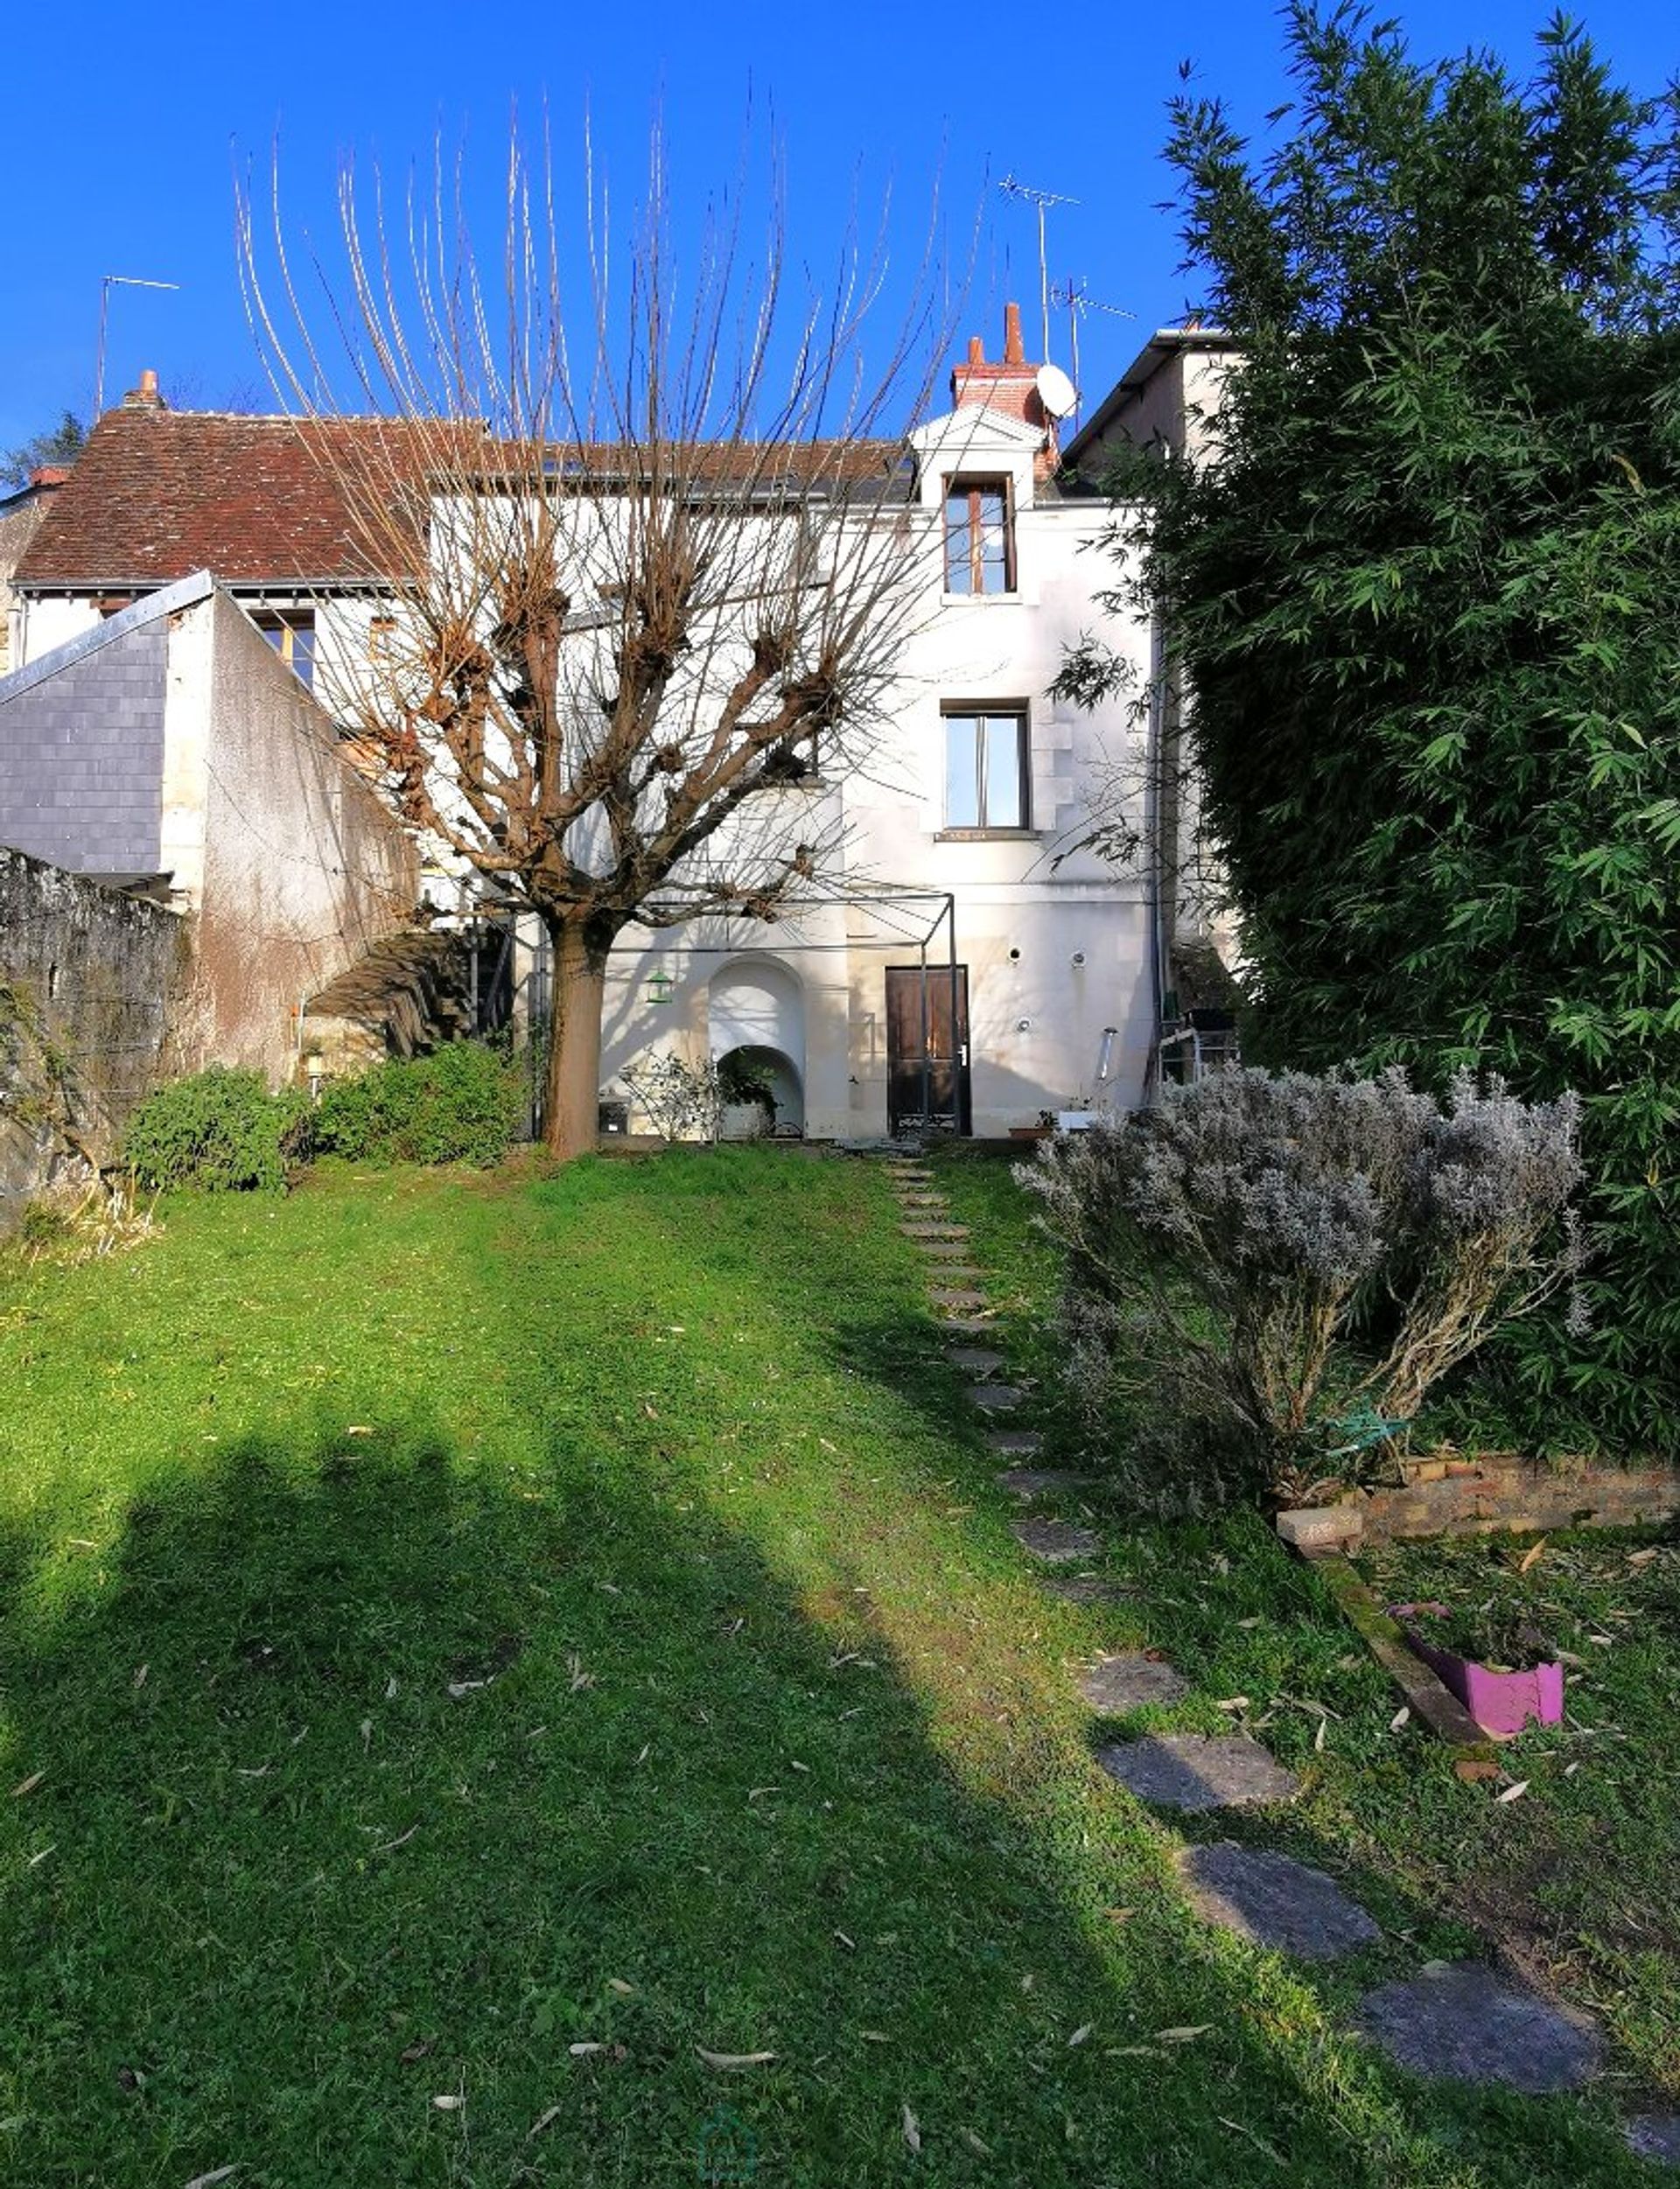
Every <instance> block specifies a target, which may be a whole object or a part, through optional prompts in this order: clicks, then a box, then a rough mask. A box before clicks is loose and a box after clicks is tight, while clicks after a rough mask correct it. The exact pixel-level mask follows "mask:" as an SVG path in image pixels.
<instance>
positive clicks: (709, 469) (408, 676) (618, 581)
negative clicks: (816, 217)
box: [243, 145, 947, 1156]
mask: <svg viewBox="0 0 1680 2189" xmlns="http://www.w3.org/2000/svg"><path fill="white" fill-rule="evenodd" d="M339 205H340V214H341V227H342V235H343V241H344V246H345V267H346V273H345V278H344V294H343V295H342V296H341V297H338V298H336V299H335V300H333V301H332V304H331V305H330V307H329V309H328V311H326V313H325V325H327V326H329V327H330V328H331V330H332V336H333V338H334V340H337V339H339V337H342V339H343V340H342V346H343V348H344V350H345V352H346V355H347V357H348V360H349V365H350V372H351V384H353V388H354V400H353V403H352V404H351V405H349V406H346V405H343V404H341V403H340V402H338V401H337V400H335V399H334V398H333V397H332V395H330V394H328V393H327V392H325V391H326V390H328V389H329V388H331V386H332V370H331V369H330V366H329V351H330V350H331V349H332V344H331V343H329V342H328V340H327V339H326V338H325V335H324V334H320V333H318V332H317V330H316V329H315V328H313V327H312V326H311V313H310V311H309V309H307V308H305V307H304V304H303V303H302V300H301V297H300V295H299V291H298V288H297V285H295V284H294V283H293V281H292V278H291V275H290V269H289V265H288V260H287V255H286V244H285V239H284V231H283V223H282V222H281V220H280V218H279V214H278V206H277V195H276V213H275V219H274V224H273V234H272V251H271V256H270V257H269V262H268V263H267V264H266V265H262V264H259V256H260V254H259V250H258V246H257V238H256V234H255V227H254V225H253V223H252V220H251V218H250V211H249V207H248V206H246V208H245V213H244V220H243V241H244V251H243V262H244V266H245V269H246V275H247V284H248V297H249V300H250V304H251V307H252V312H253V318H254V321H255V325H256V328H257V332H258V333H259V337H260V339H261V340H262V345H263V347H264V350H265V353H266V355H267V358H268V360H269V368H270V371H271V374H273V376H274V378H275V381H276V386H277V388H279V389H280V391H281V393H282V395H283V399H284V400H285V401H286V402H287V406H288V408H289V409H290V410H291V411H292V413H293V415H294V416H296V417H297V420H298V425H299V430H300V432H302V433H303V434H304V437H305V438H306V440H307V441H308V442H309V444H310V445H311V448H313V449H314V450H315V451H316V452H317V454H318V458H319V460H320V461H321V462H322V463H323V465H326V466H328V467H330V469H331V471H332V473H333V475H334V479H335V483H336V486H337V487H338V490H339V498H340V499H341V500H342V501H343V502H344V504H345V505H346V507H348V508H349V510H350V511H351V512H352V521H353V526H354V528H355V531H356V534H357V542H356V544H357V547H358V549H359V552H360V556H361V559H362V560H363V561H364V562H365V563H366V565H367V569H368V570H369V571H370V573H373V574H375V575H377V576H378V577H380V578H381V579H382V580H384V581H385V582H386V583H387V584H388V585H389V587H390V590H391V592H392V595H393V603H392V607H391V612H390V613H388V614H384V615H381V617H380V618H379V619H378V620H377V622H376V624H375V626H374V633H373V643H372V645H371V646H370V647H369V648H368V657H367V660H366V661H360V662H356V663H351V662H349V661H347V660H340V661H338V662H337V663H336V664H335V663H333V662H332V661H325V662H324V664H323V672H324V675H325V677H326V678H328V679H329V680H335V686H334V690H333V696H334V700H335V703H336V704H337V705H338V706H339V709H340V710H341V711H343V712H344V713H346V715H348V716H349V717H350V718H351V719H352V721H353V724H354V726H355V728H356V730H357V731H358V733H359V737H360V743H361V746H362V749H363V752H364V753H365V755H366V757H367V764H368V766H370V768H371V769H372V770H373V771H374V773H376V774H377V775H378V776H379V777H380V778H381V780H383V782H384V784H385V785H386V787H387V788H388V791H389V792H390V794H392V795H393V797H394V798H395V800H396V801H397V803H398V804H399V806H400V808H401V809H402V812H403V813H404V815H406V816H407V817H408V818H409V820H410V821H412V822H414V823H415V824H416V826H417V827H419V828H420V829H423V830H424V831H425V832H426V833H427V834H428V835H430V836H431V837H432V838H434V839H436V840H437V841H438V842H439V843H441V844H443V845H444V846H446V847H447V848H448V850H449V851H450V852H451V853H452V854H453V855H454V857H455V858H456V859H457V860H458V862H462V863H464V864H465V865H466V866H467V867H470V868H471V869H472V871H475V872H476V873H477V874H478V875H479V876H482V877H485V878H488V880H489V881H491V882H492V883H493V884H494V885H497V887H498V889H499V890H500V892H504V893H510V894H511V895H512V896H513V897H514V899H515V900H516V901H519V902H522V903H523V904H524V905H525V906H528V908H529V909H530V911H532V912H533V913H535V914H536V915H537V917H538V918H539V919H540V920H541V921H542V925H543V927H544V928H545V929H546V931H547V934H548V935H549V941H550V943H551V947H552V953H553V960H554V969H555V978H554V990H553V1016H552V1023H551V1027H550V1035H549V1066H548V1080H547V1090H548V1099H547V1131H546V1136H547V1140H548V1144H549V1147H550V1148H551V1149H552V1150H554V1151H555V1152H556V1154H559V1155H562V1156H569V1155H573V1154H576V1153H577V1152H579V1151H580V1150H584V1149H585V1148H589V1147H592V1146H593V1145H594V1143H595V1128H596V1100H597V1095H598V1081H599V1067H600V1044H601V1005H602V997H603V990H604V982H605V974H606V962H607V956H608V953H609V951H610V950H611V949H612V948H613V944H614V942H615V941H616V940H617V939H618V937H619V936H620V934H622V933H623V932H624V930H625V929H626V928H627V927H631V926H632V925H633V924H634V926H636V927H666V926H669V925H672V924H674V923H676V922H679V921H682V920H688V919H690V918H693V917H694V916H696V915H697V914H704V913H714V914H729V915H732V916H736V917H739V916H746V917H751V918H759V919H765V920H769V919H772V918H774V917H775V916H776V915H777V914H778V913H779V911H781V909H782V908H784V907H785V906H788V904H789V902H790V901H791V900H793V899H795V898H797V897H799V896H801V895H802V894H809V893H810V892H811V891H812V890H813V889H815V888H816V887H817V886H818V885H820V883H821V881H822V878H823V875H824V873H825V871H831V870H832V868H833V866H834V864H835V863H836V859H837V853H838V851H839V849H840V845H839V842H838V824H837V822H835V821H834V820H833V819H832V818H831V817H830V818H829V819H826V820H825V819H824V818H823V815H824V813H825V812H828V811H830V809H829V808H825V807H824V806H823V803H822V801H820V800H813V799H812V798H811V797H809V796H808V795H806V794H804V793H802V792H799V791H796V790H793V789H790V786H792V785H796V784H797V783H798V782H799V781H800V780H802V778H804V777H806V776H808V775H809V774H810V773H811V772H812V766H813V762H814V761H815V762H818V763H820V765H821V767H822V769H823V772H824V773H833V772H836V771H839V770H844V769H845V768H848V767H851V766H856V765H858V763H859V762H860V761H861V760H862V759H864V758H865V755H866V754H867V752H868V751H869V749H870V747H871V745H872V740H873V737H874V732H875V728H876V724H877V720H878V717H879V708H880V703H881V701H882V698H883V696H884V695H885V693H886V689H887V687H888V686H889V684H890V682H891V680H892V677H893V671H894V668H895V665H896V663H897V661H898V659H899V656H900V652H901V649H902V647H903V646H904V643H905V641H906V640H907V637H908V636H909V635H910V633H911V631H912V629H913V627H914V621H915V619H916V618H917V616H918V615H919V614H920V613H922V612H925V604H926V601H927V598H928V590H927V587H926V586H925V585H924V584H921V582H920V579H921V577H922V576H923V575H924V574H925V573H923V572H922V571H921V569H920V563H921V559H922V557H923V556H924V554H926V555H932V554H933V553H935V551H936V542H934V541H932V540H926V539H924V538H923V535H921V533H916V534H915V535H912V534H911V532H910V531H909V530H908V529H907V527H908V523H909V520H908V518H907V515H906V513H905V510H904V508H903V507H902V496H901V495H900V493H899V492H898V491H897V488H896V486H895V479H896V475H897V472H898V467H899V464H900V455H901V452H902V447H903V441H902V436H903V431H904V430H905V428H906V426H907V423H909V422H910V421H911V420H912V419H914V416H915V415H916V414H917V412H918V411H920V410H921V409H922V408H923V406H924V403H925V401H926V397H927V394H928V388H929V387H930V385H931V381H932V375H933V373H934V370H935V367H936V365H937V362H938V360H939V359H940V358H941V356H942V353H943V352H944V350H945V348H946V346H947V330H946V328H945V327H944V326H943V325H935V318H934V314H933V311H932V310H931V308H930V305H929V303H928V299H929V297H931V296H932V295H933V294H934V283H932V281H931V280H930V279H929V277H928V276H929V272H930V269H929V266H928V263H927V262H924V264H923V266H922V269H921V276H920V277H919V278H918V279H917V281H916V282H915V283H914V286H913V291H912V298H911V302H910V304H909V305H908V306H907V308H906V309H905V311H904V312H903V314H902V316H901V317H900V319H899V321H898V324H897V325H896V328H895V330H894V331H893V332H891V333H890V334H889V335H888V336H887V337H886V340H885V342H884V344H879V345H878V344H875V343H874V341H873V329H872V326H871V327H870V328H869V329H868V330H866V320H868V319H869V318H870V316H871V311H872V306H873V305H874V304H876V302H877V300H878V298H879V294H880V292H881V290H882V287H883V285H884V276H885V266H884V262H883V259H882V257H881V255H880V253H879V251H877V253H876V254H875V255H873V256H870V255H862V256H860V255H858V253H857V252H856V251H855V250H853V249H848V250H846V251H844V252H843V253H842V255H841V258H840V261H839V269H838V274H837V281H836V283H835V285H834V288H833V290H832V291H831V293H830V294H829V295H828V296H827V297H818V296H814V295H808V296H806V297H802V298H799V299H797V300H795V299H794V298H793V297H792V296H791V294H790V290H791V277H790V273H789V269H788V265H787V262H786V257H785V253H784V248H783V233H782V226H781V217H780V213H779V211H773V212H772V213H771V214H770V216H769V217H768V220H767V228H766V234H765V237H764V241H763V243H762V245H761V247H760V252H759V255H758V256H757V258H756V260H753V259H752V258H750V257H749V255H748V254H747V252H746V248H745V247H744V243H743V239H742V236H741V234H740V231H739V225H738V224H733V223H731V222H714V223H712V224H711V226H710V227H709V228H708V231H707V233H706V234H705V236H704V239H703V241H701V242H700V243H699V245H698V246H697V259H696V261H695V262H694V270H693V271H692V272H691V273H690V276H688V278H687V279H686V280H685V281H679V279H678V278H677V276H676V271H675V270H674V266H673V246H672V240H671V233H670V227H669V213H668V206H667V202H666V195H665V188H664V183H663V178H662V167H661V160H660V157H659V151H658V147H657V145H655V160H654V163H653V180H652V185H651V187H650V191H649V195H648V206H647V209H646V211H645V213H644V214H643V216H642V219H641V223H640V227H639V241H637V242H636V243H635V245H634V247H633V248H632V249H631V251H630V253H629V258H628V263H627V266H626V267H625V268H624V269H622V271H621V272H618V271H615V273H614V275H613V278H612V279H611V280H609V276H608V272H607V253H606V237H605V219H604V213H602V211H601V210H600V208H599V207H598V205H597V201H596V199H595V198H594V197H593V195H591V202H590V212H589V215H588V217H587V219H586V220H583V221H580V223H579V227H578V233H577V237H576V248H575V251H573V252H571V253H570V254H569V253H568V248H567V243H568V239H567V236H566V235H565V234H563V231H562V228H561V226H560V224H559V221H558V219H557V216H556V213H555V210H554V192H553V185H552V179H551V177H550V175H549V172H548V170H547V165H546V157H544V158H543V159H542V160H538V161H536V162H534V163H533V162H529V161H528V159H527V158H526V157H524V156H523V155H522V154H521V151H520V150H519V149H518V148H517V146H515V147H514V150H513V151H512V154H511V157H510V161H509V165H508V170H507V199H506V213H505V228H504V233H503V234H502V235H501V237H500V241H499V248H498V253H497V257H496V261H495V272H494V276H493V278H492V277H491V276H490V275H489V272H488V270H487V265H486V262H481V261H479V260H478V259H475V257H474V255H473V253H472V248H471V246H470V244H468V243H466V242H465V241H453V242H451V241H448V239H451V238H455V239H460V238H463V237H464V236H465V233H466V222H465V217H464V214H463V211H462V206H461V204H460V200H459V185H458V180H457V181H456V182H455V183H452V184H451V183H446V182H445V181H444V177H443V170H442V165H441V163H440V164H439V168H438V179H437V183H436V184H435V185H434V189H433V192H432V193H431V195H430V199H428V200H427V201H426V202H425V203H424V204H423V205H422V206H419V207H417V208H416V206H414V205H413V204H412V203H411V204H410V206H409V212H408V213H407V216H406V218H405V220H404V222H403V223H402V231H401V233H400V234H393V233H392V232H391V227H390V225H389V224H388V221H387V219H386V216H385V213H384V212H383V210H382V207H381V204H380V201H379V198H378V192H377V188H376V187H375V191H374V210H373V211H372V213H367V211H366V210H365V208H364V203H363V199H362V198H361V196H360V194H359V192H358V189H357V186H356V183H355V179H354V178H353V175H352V174H348V173H346V176H345V177H344V178H343V179H342V181H341V185H340V192H339ZM574 262H575V268H574ZM866 331H867V332H869V334H870V335H871V338H872V339H871V341H869V342H866V340H865V335H866ZM339 375H340V377H342V375H343V367H342V366H340V367H339ZM353 412H360V413H364V414H365V413H368V412H372V413H374V414H375V416H377V417H382V418H384V419H386V420H388V422H389V425H388V430H381V429H380V428H379V427H378V426H377V425H370V424H369V423H367V422H366V419H365V418H364V422H363V423H362V424H361V425H360V426H359V427H358V428H357V429H355V430H345V429H344V427H343V424H342V421H343V420H344V419H345V418H346V416H350V415H352V413H353ZM934 591H935V597H936V594H937V588H936V587H935V589H934Z"/></svg>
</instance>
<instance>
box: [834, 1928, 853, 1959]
mask: <svg viewBox="0 0 1680 2189" xmlns="http://www.w3.org/2000/svg"><path fill="white" fill-rule="evenodd" d="M834 1935H835V1937H836V1938H837V1939H838V1940H839V1941H840V1943H841V1944H842V1945H843V1946H844V1948H845V1949H846V1951H847V1952H848V1953H849V1954H855V1953H856V1952H857V1950H858V1941H857V1940H856V1939H855V1938H848V1937H847V1936H846V1934H845V1933H844V1931H836V1932H835V1934H834Z"/></svg>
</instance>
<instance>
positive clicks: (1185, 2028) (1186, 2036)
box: [1155, 2022, 1214, 2045]
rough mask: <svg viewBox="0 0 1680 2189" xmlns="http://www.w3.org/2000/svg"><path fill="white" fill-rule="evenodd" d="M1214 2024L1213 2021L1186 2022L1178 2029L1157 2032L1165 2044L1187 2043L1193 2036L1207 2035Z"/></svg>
mask: <svg viewBox="0 0 1680 2189" xmlns="http://www.w3.org/2000/svg"><path fill="white" fill-rule="evenodd" d="M1213 2026H1214V2025H1213V2024H1212V2023H1211V2022H1187V2023H1184V2024H1182V2025H1180V2027H1179V2028H1177V2029H1172V2030H1157V2031H1156V2032H1155V2034H1156V2036H1157V2037H1159V2039H1160V2040H1161V2042H1162V2043H1163V2044H1164V2045H1187V2044H1188V2043H1189V2042H1190V2040H1191V2039H1192V2038H1193V2037H1206V2036H1207V2034H1208V2031H1209V2030H1210V2029H1212V2027H1213Z"/></svg>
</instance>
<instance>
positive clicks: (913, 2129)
mask: <svg viewBox="0 0 1680 2189" xmlns="http://www.w3.org/2000/svg"><path fill="white" fill-rule="evenodd" d="M904 2140H905V2142H906V2143H907V2144H908V2145H909V2146H910V2148H911V2150H912V2151H920V2150H921V2123H920V2122H919V2121H918V2120H917V2119H916V2116H915V2115H914V2113H912V2111H911V2110H910V2109H909V2107H908V2106H906V2108H905V2109H904Z"/></svg>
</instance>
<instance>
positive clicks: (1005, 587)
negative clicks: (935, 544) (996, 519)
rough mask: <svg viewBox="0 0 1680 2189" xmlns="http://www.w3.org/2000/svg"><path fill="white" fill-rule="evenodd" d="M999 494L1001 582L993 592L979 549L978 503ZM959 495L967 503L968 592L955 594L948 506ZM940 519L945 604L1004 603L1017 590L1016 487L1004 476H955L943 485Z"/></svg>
mask: <svg viewBox="0 0 1680 2189" xmlns="http://www.w3.org/2000/svg"><path fill="white" fill-rule="evenodd" d="M993 493H995V494H998V495H1000V496H1001V497H1002V500H1003V505H1004V582H1003V584H1001V585H1000V586H998V587H997V588H996V589H995V590H993V591H988V590H987V588H986V585H985V583H984V579H985V575H986V561H985V555H984V549H983V546H982V535H981V522H980V500H981V496H982V495H983V494H993ZM959 495H965V496H966V497H967V500H968V531H969V549H968V559H969V589H968V591H966V592H956V591H953V589H952V585H951V545H952V535H953V531H954V527H953V526H952V523H951V504H952V503H953V502H954V501H955V500H956V499H957V498H958V496H959ZM940 507H941V517H942V525H943V529H944V548H945V560H944V573H943V575H944V591H945V596H946V598H947V599H949V600H1005V599H1007V598H1009V597H1010V596H1011V595H1012V593H1014V592H1015V591H1016V589H1017V571H1016V568H1015V483H1014V481H1013V479H1012V478H1011V477H1010V475H1009V473H1008V472H953V473H952V474H951V476H950V477H949V479H947V480H946V481H945V495H944V500H943V501H942V503H941V506H940Z"/></svg>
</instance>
